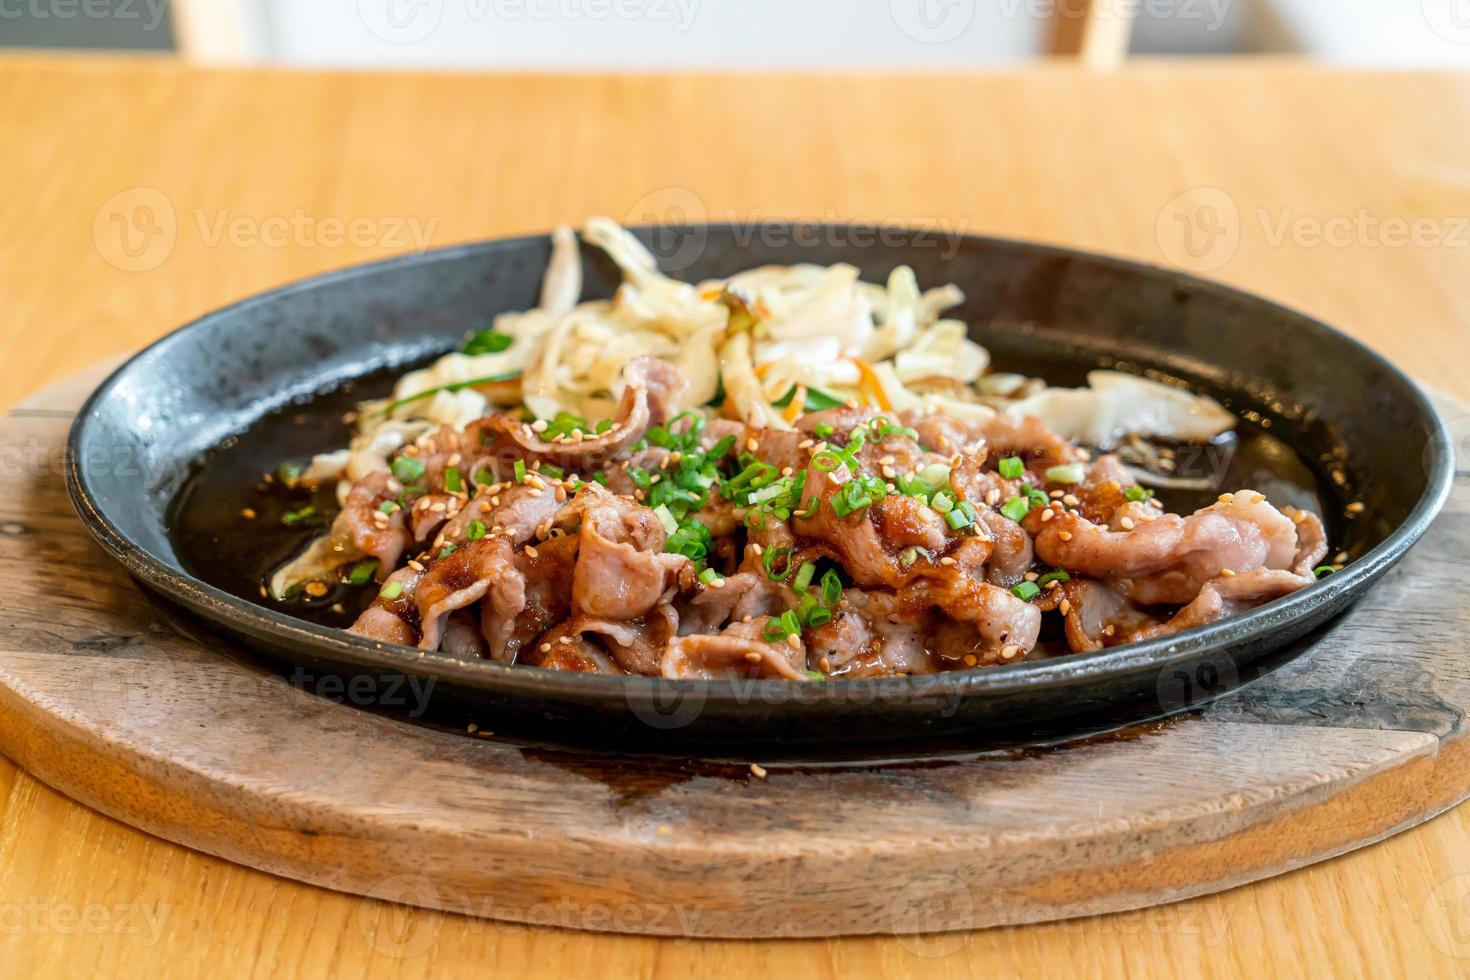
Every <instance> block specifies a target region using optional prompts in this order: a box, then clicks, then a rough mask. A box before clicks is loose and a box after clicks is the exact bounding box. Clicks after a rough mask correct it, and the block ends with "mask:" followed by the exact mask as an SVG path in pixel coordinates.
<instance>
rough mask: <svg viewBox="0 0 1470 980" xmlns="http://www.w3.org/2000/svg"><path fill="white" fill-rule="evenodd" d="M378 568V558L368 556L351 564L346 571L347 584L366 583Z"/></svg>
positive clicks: (371, 578)
mask: <svg viewBox="0 0 1470 980" xmlns="http://www.w3.org/2000/svg"><path fill="white" fill-rule="evenodd" d="M377 570H378V560H377V559H376V558H368V559H365V560H364V561H360V562H358V563H357V564H356V565H353V566H352V568H350V569H349V570H348V572H347V584H348V585H367V584H368V583H369V582H371V581H372V580H373V573H374V572H376V571H377Z"/></svg>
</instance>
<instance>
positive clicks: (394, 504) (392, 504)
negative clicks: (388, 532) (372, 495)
mask: <svg viewBox="0 0 1470 980" xmlns="http://www.w3.org/2000/svg"><path fill="white" fill-rule="evenodd" d="M402 509H403V505H402V504H400V503H399V502H398V501H396V500H385V501H383V502H382V503H381V504H379V505H378V510H380V511H382V512H383V513H385V514H391V513H393V512H394V511H395V510H402Z"/></svg>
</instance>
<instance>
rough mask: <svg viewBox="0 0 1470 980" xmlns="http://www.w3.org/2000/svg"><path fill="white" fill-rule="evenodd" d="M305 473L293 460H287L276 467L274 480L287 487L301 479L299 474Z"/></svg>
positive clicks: (303, 467) (304, 468) (304, 469)
mask: <svg viewBox="0 0 1470 980" xmlns="http://www.w3.org/2000/svg"><path fill="white" fill-rule="evenodd" d="M305 472H306V467H305V466H302V465H301V464H300V463H298V462H296V460H294V459H288V460H286V461H285V462H284V463H282V464H281V465H280V466H278V467H276V479H278V480H280V481H281V482H282V483H284V484H286V486H288V487H289V486H290V485H291V484H293V483H295V482H296V481H297V480H299V479H301V474H303V473H305Z"/></svg>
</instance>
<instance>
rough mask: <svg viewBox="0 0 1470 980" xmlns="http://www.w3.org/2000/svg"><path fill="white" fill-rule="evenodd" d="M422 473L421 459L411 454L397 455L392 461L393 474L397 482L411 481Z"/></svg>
mask: <svg viewBox="0 0 1470 980" xmlns="http://www.w3.org/2000/svg"><path fill="white" fill-rule="evenodd" d="M423 475H424V464H423V461H422V460H418V459H415V458H413V457H412V456H399V457H398V458H397V459H395V460H394V461H393V476H394V477H396V478H397V480H398V482H399V483H412V482H413V481H415V480H417V479H418V478H419V477H421V476H423Z"/></svg>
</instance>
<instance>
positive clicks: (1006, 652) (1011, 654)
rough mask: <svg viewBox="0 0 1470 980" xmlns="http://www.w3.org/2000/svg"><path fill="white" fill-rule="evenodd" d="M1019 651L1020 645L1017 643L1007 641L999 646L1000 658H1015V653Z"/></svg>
mask: <svg viewBox="0 0 1470 980" xmlns="http://www.w3.org/2000/svg"><path fill="white" fill-rule="evenodd" d="M1020 652H1021V647H1020V646H1019V645H1018V644H1015V643H1007V644H1006V645H1005V646H1003V647H1001V648H1000V659H1002V660H1014V659H1016V655H1017V654H1018V653H1020Z"/></svg>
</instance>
